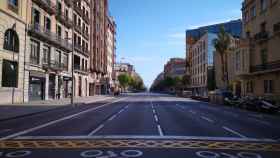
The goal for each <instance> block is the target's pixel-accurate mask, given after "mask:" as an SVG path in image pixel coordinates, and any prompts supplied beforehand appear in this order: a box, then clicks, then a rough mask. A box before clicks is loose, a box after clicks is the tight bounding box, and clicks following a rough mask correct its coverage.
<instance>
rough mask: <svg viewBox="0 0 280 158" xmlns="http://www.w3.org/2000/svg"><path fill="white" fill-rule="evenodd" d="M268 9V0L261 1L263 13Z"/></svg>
mask: <svg viewBox="0 0 280 158" xmlns="http://www.w3.org/2000/svg"><path fill="white" fill-rule="evenodd" d="M266 8H267V0H261V12H263V11H265V10H266Z"/></svg>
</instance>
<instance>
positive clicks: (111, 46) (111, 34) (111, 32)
mask: <svg viewBox="0 0 280 158" xmlns="http://www.w3.org/2000/svg"><path fill="white" fill-rule="evenodd" d="M106 37H107V38H106V40H107V41H106V42H107V44H106V46H107V50H106V51H107V52H106V55H107V64H106V66H107V74H106V82H107V90H108V91H109V92H112V90H113V89H114V87H115V78H114V76H113V75H114V72H113V71H114V64H115V57H116V23H115V21H114V19H113V17H110V16H108V17H107V34H106Z"/></svg>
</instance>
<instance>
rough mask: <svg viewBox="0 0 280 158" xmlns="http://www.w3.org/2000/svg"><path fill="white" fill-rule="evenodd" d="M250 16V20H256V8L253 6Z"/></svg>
mask: <svg viewBox="0 0 280 158" xmlns="http://www.w3.org/2000/svg"><path fill="white" fill-rule="evenodd" d="M250 13H251V14H250V15H251V17H250V18H254V17H256V15H257V14H256V6H255V5H254V6H252V7H251V9H250Z"/></svg>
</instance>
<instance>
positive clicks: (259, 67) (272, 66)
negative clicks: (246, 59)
mask: <svg viewBox="0 0 280 158" xmlns="http://www.w3.org/2000/svg"><path fill="white" fill-rule="evenodd" d="M275 69H280V60H278V61H273V62H270V63H266V64H261V65H256V66H251V68H250V72H251V73H255V72H262V71H268V70H271V71H273V70H275Z"/></svg>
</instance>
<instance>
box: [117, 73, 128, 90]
mask: <svg viewBox="0 0 280 158" xmlns="http://www.w3.org/2000/svg"><path fill="white" fill-rule="evenodd" d="M118 80H119V82H120V85H121V87H122V88H123V89H126V88H127V87H128V85H129V83H130V82H131V78H130V76H129V75H128V74H121V75H119V76H118Z"/></svg>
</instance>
